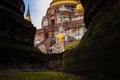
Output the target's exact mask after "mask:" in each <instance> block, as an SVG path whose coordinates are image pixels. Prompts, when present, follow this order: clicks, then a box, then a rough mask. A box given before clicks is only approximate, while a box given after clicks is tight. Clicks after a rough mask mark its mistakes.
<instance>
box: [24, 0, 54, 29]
mask: <svg viewBox="0 0 120 80" xmlns="http://www.w3.org/2000/svg"><path fill="white" fill-rule="evenodd" d="M23 1H24V3H25V13H24V17H25V16H26V12H27V8H28V4H29V6H30V14H31V18H32V23H33V25H34V26H35V27H36V28H37V29H40V28H41V21H42V18H43V16H45V14H46V11H47V9H48V8H49V7H50V3H51V1H52V0H23Z"/></svg>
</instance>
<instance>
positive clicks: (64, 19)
mask: <svg viewBox="0 0 120 80" xmlns="http://www.w3.org/2000/svg"><path fill="white" fill-rule="evenodd" d="M78 4H79V6H78V7H76V6H77V5H78ZM76 8H77V9H79V11H76ZM83 15H84V9H83V7H82V5H81V2H80V1H79V0H53V1H52V2H51V3H50V7H49V8H48V10H47V12H46V14H45V16H44V17H43V19H42V23H41V24H42V28H41V29H39V30H37V33H36V37H37V39H39V40H38V41H37V40H36V43H35V46H36V47H38V48H39V49H41V50H43V51H44V52H45V53H49V50H51V48H54V49H52V52H53V53H60V52H62V51H63V50H64V49H65V47H66V46H67V45H69V44H71V43H72V42H74V41H76V40H79V39H80V38H81V37H80V36H81V34H80V33H79V32H80V29H81V28H85V27H84V22H83ZM60 27H62V29H63V30H64V33H65V34H66V35H67V37H68V38H67V39H68V41H66V42H65V43H64V45H63V50H60V49H61V48H60V47H58V44H57V42H56V41H57V36H58V35H59V33H60ZM77 33H78V34H77ZM83 33H84V32H83ZM37 42H38V43H37ZM39 42H41V43H39ZM55 45H56V48H55ZM40 46H41V47H40ZM57 49H58V51H56V50H57Z"/></svg>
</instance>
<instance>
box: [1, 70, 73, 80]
mask: <svg viewBox="0 0 120 80" xmlns="http://www.w3.org/2000/svg"><path fill="white" fill-rule="evenodd" d="M0 80H73V76H69V75H63V74H62V73H58V72H8V71H1V72H0Z"/></svg>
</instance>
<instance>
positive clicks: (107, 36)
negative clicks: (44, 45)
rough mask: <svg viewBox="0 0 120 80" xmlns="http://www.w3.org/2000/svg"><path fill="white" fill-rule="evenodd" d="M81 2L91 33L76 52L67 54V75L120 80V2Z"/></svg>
mask: <svg viewBox="0 0 120 80" xmlns="http://www.w3.org/2000/svg"><path fill="white" fill-rule="evenodd" d="M81 2H82V4H83V5H84V8H85V18H84V19H85V25H86V27H87V32H86V33H85V35H84V36H83V38H82V40H81V41H80V45H79V46H78V47H77V48H76V49H74V50H71V51H69V53H65V54H66V55H64V60H65V61H66V62H65V65H64V71H65V72H68V73H73V74H75V75H82V76H86V78H87V77H88V78H90V80H99V79H100V80H108V79H109V80H116V79H119V76H118V73H119V72H120V68H119V67H120V65H119V62H120V54H119V53H120V50H119V49H120V37H119V36H120V27H119V25H120V1H118V0H81ZM70 65H71V66H70ZM117 72H118V73H117ZM87 80H89V79H87Z"/></svg>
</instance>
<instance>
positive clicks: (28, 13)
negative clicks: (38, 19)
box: [25, 4, 32, 23]
mask: <svg viewBox="0 0 120 80" xmlns="http://www.w3.org/2000/svg"><path fill="white" fill-rule="evenodd" d="M25 19H26V20H28V21H30V22H31V23H32V19H31V17H30V6H29V4H28V10H27V14H26V18H25Z"/></svg>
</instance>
